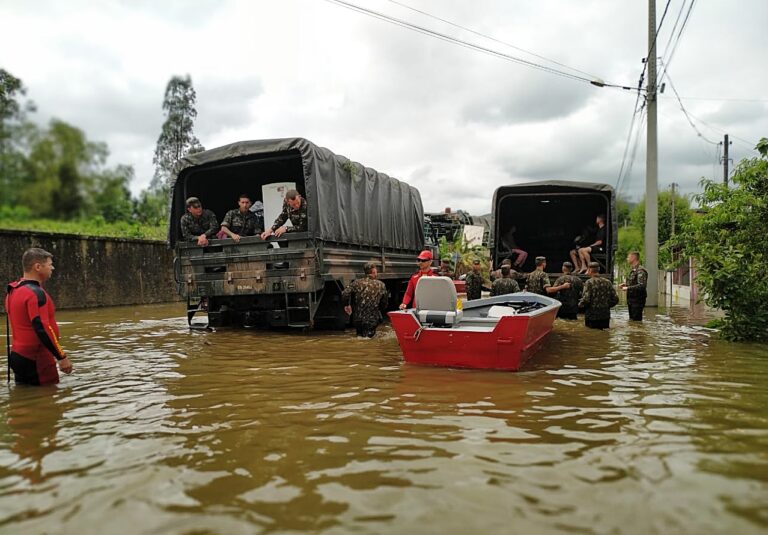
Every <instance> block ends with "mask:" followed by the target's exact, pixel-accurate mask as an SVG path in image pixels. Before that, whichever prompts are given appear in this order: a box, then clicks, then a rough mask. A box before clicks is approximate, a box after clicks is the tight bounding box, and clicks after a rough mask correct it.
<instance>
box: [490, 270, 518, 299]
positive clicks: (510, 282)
mask: <svg viewBox="0 0 768 535" xmlns="http://www.w3.org/2000/svg"><path fill="white" fill-rule="evenodd" d="M500 271H501V278H498V279H496V280H495V281H493V284H492V285H491V297H494V296H497V295H506V294H513V293H515V292H519V291H520V286H519V285H518V284H517V281H516V280H515V279H513V278H512V268H511V267H509V266H508V265H506V264H504V265H503V266H501V270H500Z"/></svg>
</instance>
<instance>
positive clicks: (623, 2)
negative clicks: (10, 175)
mask: <svg viewBox="0 0 768 535" xmlns="http://www.w3.org/2000/svg"><path fill="white" fill-rule="evenodd" d="M351 1H352V3H355V4H358V5H361V6H364V7H366V8H368V9H371V10H375V11H378V12H380V13H385V14H387V15H389V16H392V17H396V18H398V19H401V20H406V21H408V22H411V23H413V24H417V25H419V26H422V27H425V28H428V29H430V30H433V31H437V32H440V33H443V34H446V35H450V36H452V37H455V38H458V39H461V40H464V41H467V42H470V43H473V44H476V45H480V46H482V47H485V48H489V49H493V50H496V51H499V52H502V53H504V54H508V55H511V56H514V57H517V58H522V59H525V60H526V61H532V62H535V63H538V64H541V65H545V66H547V67H549V68H554V69H557V70H560V71H564V72H567V73H571V74H576V75H578V76H584V77H587V78H592V77H599V78H600V79H602V80H604V81H605V82H609V83H616V84H621V85H630V86H636V85H637V81H638V78H639V76H640V72H641V70H642V63H641V58H643V57H644V56H645V55H646V54H647V50H648V42H647V40H648V38H647V2H646V1H644V0H602V1H597V0H596V1H588V0H579V1H577V2H574V1H572V0H562V1H555V0H551V1H548V0H540V1H530V0H526V1H523V0H493V1H492V0H471V1H470V0H465V1H458V0H440V1H438V0H432V1H425V0H402V1H401V2H400V1H399V3H396V2H392V1H389V0H351ZM690 1H691V0H687V1H685V2H684V0H670V2H669V10H668V13H667V18H666V20H665V21H664V23H663V26H662V29H661V32H660V35H659V38H658V46H659V50H658V54H657V55H658V56H662V54H663V53H664V51H665V49H667V45H668V43H670V42H672V43H674V42H675V39H674V38H672V39H670V37H671V36H670V32H671V30H672V28H673V26H674V23H675V20H676V19H677V17H678V14H679V13H682V15H681V17H680V19H681V20H682V18H684V17H685V14H686V13H687V11H688V7H689V6H690ZM399 4H400V5H399ZM404 5H405V6H409V7H413V8H417V9H419V10H421V11H425V12H427V13H429V14H430V15H434V16H436V17H440V18H442V19H445V20H447V21H450V22H453V23H455V24H458V25H461V26H464V27H466V28H469V29H471V30H473V31H475V32H478V33H481V34H484V35H487V36H489V37H491V38H493V39H496V40H498V41H494V40H490V39H488V38H484V37H482V36H479V35H477V34H474V33H471V32H469V31H467V30H464V29H461V28H457V27H455V26H451V25H449V24H446V23H445V22H441V21H438V20H436V19H434V18H430V17H428V16H426V15H424V14H420V13H417V12H414V11H412V10H409V9H407V8H406V7H404ZM665 5H667V2H666V0H658V1H657V10H658V15H657V21H658V20H660V19H661V14H662V11H663V9H664V7H665ZM0 21H1V22H0V24H1V27H2V31H0V67H2V68H5V69H6V70H8V71H10V72H11V73H12V74H14V75H15V76H17V77H18V78H21V80H22V81H23V83H24V84H25V85H26V87H27V89H28V97H29V98H31V99H32V100H34V102H35V103H36V104H37V107H38V111H37V113H35V114H34V115H33V118H34V119H35V120H36V121H38V122H41V123H45V122H47V121H48V120H49V119H50V118H51V117H57V118H59V119H62V120H64V121H67V122H69V123H71V124H73V125H75V126H78V127H80V128H82V129H83V130H85V132H86V134H87V135H88V137H89V139H91V140H94V141H104V142H106V143H107V144H108V145H109V149H110V151H111V158H110V163H111V164H117V163H124V164H130V165H132V166H133V167H134V168H135V170H136V178H135V179H134V182H133V183H132V190H133V191H134V193H137V192H138V191H140V190H141V189H143V188H145V187H146V186H147V185H148V183H149V181H150V179H151V177H152V174H153V167H152V156H153V152H154V148H155V143H156V141H157V137H158V135H159V133H160V126H161V124H162V122H163V120H164V118H163V114H162V109H161V105H162V99H163V94H164V91H165V86H166V84H167V83H168V80H169V79H170V77H171V76H173V75H176V74H178V75H184V74H189V75H191V77H192V81H193V84H194V86H195V89H196V90H197V109H198V113H199V114H198V118H197V122H196V124H195V133H196V135H197V137H198V138H199V139H200V141H201V142H202V143H203V145H204V146H205V147H206V148H213V147H217V146H221V145H225V144H228V143H231V142H234V141H241V140H247V139H263V138H277V137H295V136H296V137H305V138H308V139H309V140H311V141H313V142H314V143H316V144H318V145H322V146H325V147H328V148H329V149H331V150H332V151H333V152H335V153H337V154H343V155H345V156H347V157H349V158H351V159H352V160H355V161H358V162H361V163H363V164H365V165H367V166H369V167H373V168H375V169H377V170H379V171H382V172H385V173H387V174H390V175H391V176H394V177H397V178H400V179H402V180H405V181H407V182H409V183H410V184H412V185H414V186H416V187H417V188H418V189H419V190H420V191H421V194H422V198H423V201H424V207H425V210H427V211H439V210H442V208H444V207H446V206H450V207H452V208H453V209H459V208H461V209H465V210H467V211H469V212H470V213H473V214H481V213H487V212H489V211H490V201H491V197H492V195H493V191H494V190H495V189H496V188H497V187H499V186H501V185H504V184H511V183H517V182H524V181H530V180H546V179H559V180H584V181H592V182H604V183H608V184H611V185H614V186H616V185H617V183H618V181H619V171H620V168H621V165H622V156H623V154H624V151H625V144H626V142H627V135H628V132H629V127H630V121H631V119H632V116H633V110H634V106H635V100H636V93H633V92H630V91H624V90H617V89H611V88H598V87H595V86H592V85H590V84H588V83H587V82H584V81H578V80H573V79H570V78H567V77H563V76H557V75H554V74H551V73H548V72H542V71H540V70H535V69H532V68H530V67H526V66H523V65H520V64H517V63H514V62H512V61H508V60H505V59H499V58H497V57H492V56H490V55H488V54H483V53H480V52H477V51H474V50H470V49H468V48H466V47H461V46H457V45H456V44H451V43H448V42H444V41H441V40H439V39H436V38H434V37H430V36H426V35H423V34H420V33H417V32H415V31H413V30H409V29H405V28H402V27H399V26H395V25H392V24H390V23H388V22H384V21H381V20H378V19H375V18H372V17H370V16H366V15H363V14H360V13H358V12H354V11H352V10H349V9H346V8H343V7H340V6H339V5H337V4H334V3H331V2H328V1H325V0H272V1H267V0H263V1H222V0H216V1H192V0H188V1H181V0H179V1H169V0H164V1H162V2H154V1H127V0H126V1H124V2H118V1H111V2H110V1H101V2H94V1H76V0H68V1H66V2H61V1H56V2H54V1H51V2H42V1H35V0H28V1H25V2H19V1H13V0H0ZM766 27H768V2H766V1H765V0H738V1H734V0H699V1H698V2H696V3H695V4H694V7H693V9H692V11H691V12H690V16H689V20H688V22H687V24H686V26H685V29H684V31H683V33H682V35H681V37H680V40H679V43H678V45H677V47H676V49H675V52H674V55H672V56H671V61H670V62H669V70H668V73H669V76H670V78H671V80H672V82H673V83H674V85H675V87H676V89H677V91H678V93H679V94H680V95H681V97H683V104H684V105H685V108H686V109H687V110H688V111H689V113H690V114H691V119H692V121H693V122H694V125H695V126H696V128H698V130H699V131H700V132H701V134H702V135H703V137H699V136H698V135H697V133H696V131H695V130H694V128H693V127H692V126H691V125H690V124H689V122H688V120H687V119H686V117H685V116H684V114H683V112H682V111H681V110H680V105H679V103H678V102H677V100H676V99H675V98H674V93H673V92H672V90H671V89H670V84H669V80H664V81H666V82H667V87H666V90H665V92H664V94H663V95H661V98H660V101H659V187H660V188H665V187H668V186H669V184H670V183H672V182H677V183H679V184H680V185H681V188H682V191H683V192H686V193H690V192H695V191H697V189H698V182H699V179H700V177H702V176H705V177H713V176H714V177H715V178H717V179H718V180H719V179H721V178H722V166H721V165H720V164H719V163H718V161H717V159H718V155H719V154H720V153H719V152H718V150H721V149H720V148H719V147H717V146H716V145H715V144H713V143H716V142H719V141H721V140H722V138H723V134H724V133H729V134H730V135H731V139H732V141H733V145H731V147H730V151H731V156H732V158H734V160H735V161H738V160H739V159H741V158H744V157H750V156H753V155H754V154H755V153H754V152H753V151H752V150H751V149H752V148H753V147H754V144H755V143H756V142H757V141H758V140H759V139H760V138H761V137H768V89H766V88H768V69H766V68H765V57H766V52H768V32H767V31H766ZM679 28H680V22H678V30H679ZM675 35H677V31H676V32H675ZM499 41H503V42H504V43H506V44H503V43H500V42H499ZM508 45H513V46H514V47H518V48H519V49H524V50H526V51H530V52H532V53H534V54H536V55H538V56H542V57H543V58H546V59H542V58H541V57H536V56H533V55H530V54H527V53H525V52H522V51H520V50H519V49H517V48H512V47H510V46H508ZM670 51H671V49H670V50H668V51H667V53H668V56H667V57H668V58H669V53H670ZM549 60H553V61H555V62H558V63H559V64H562V65H566V66H567V67H564V66H562V65H558V64H557V63H553V62H552V61H549ZM572 69H578V71H581V72H578V71H574V70H572ZM583 73H589V74H583ZM638 117H639V118H640V117H641V116H640V115H638ZM630 152H631V151H630ZM627 163H628V162H627ZM644 176H645V131H644V130H642V131H641V138H640V143H639V146H638V149H637V153H636V157H635V159H634V165H633V166H632V173H630V174H629V175H628V176H627V177H626V179H625V180H624V181H623V183H622V185H621V188H620V190H621V193H623V194H624V195H625V196H629V197H633V198H635V199H638V198H639V197H641V196H642V192H643V190H644V187H645V178H644Z"/></svg>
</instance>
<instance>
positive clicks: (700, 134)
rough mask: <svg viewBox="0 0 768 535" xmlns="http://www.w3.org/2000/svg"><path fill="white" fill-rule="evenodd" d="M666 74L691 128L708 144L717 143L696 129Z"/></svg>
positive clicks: (669, 78)
mask: <svg viewBox="0 0 768 535" xmlns="http://www.w3.org/2000/svg"><path fill="white" fill-rule="evenodd" d="M666 76H667V80H668V81H669V86H670V87H671V88H672V92H673V93H674V94H675V96H676V97H677V102H678V104H680V110H681V111H682V112H683V115H685V118H686V119H687V120H688V124H690V125H691V128H693V130H694V131H695V132H696V135H698V136H699V137H700V138H701V139H703V140H704V141H706V142H707V143H710V144H712V145H717V142H716V141H712V140H710V139H708V138H707V137H706V136H704V134H702V133H701V131H700V130H699V129H698V127H697V126H696V124H695V123H694V122H693V119H691V116H690V115H689V113H688V110H686V109H685V105H684V104H683V101H682V100H680V95H679V94H678V92H677V89H676V88H675V84H674V83H672V78H671V77H670V76H669V72H667V73H666Z"/></svg>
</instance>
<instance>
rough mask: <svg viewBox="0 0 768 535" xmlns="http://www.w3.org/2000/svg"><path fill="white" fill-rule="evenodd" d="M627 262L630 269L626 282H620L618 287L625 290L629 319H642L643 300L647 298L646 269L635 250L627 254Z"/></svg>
mask: <svg viewBox="0 0 768 535" xmlns="http://www.w3.org/2000/svg"><path fill="white" fill-rule="evenodd" d="M627 262H628V263H629V265H630V266H632V270H631V271H630V272H629V276H627V282H625V283H622V284H621V286H619V287H620V288H621V289H622V290H623V291H625V292H627V306H628V308H629V319H631V320H633V321H643V308H644V307H645V300H646V299H647V298H648V292H647V290H646V285H647V284H648V270H646V269H645V268H644V267H643V266H641V265H640V253H638V252H637V251H632V252H631V253H629V254H628V255H627Z"/></svg>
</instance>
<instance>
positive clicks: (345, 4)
mask: <svg viewBox="0 0 768 535" xmlns="http://www.w3.org/2000/svg"><path fill="white" fill-rule="evenodd" d="M325 1H326V2H329V3H333V4H336V5H338V6H340V7H343V8H346V9H350V10H352V11H357V12H358V13H361V14H363V15H367V16H370V17H373V18H376V19H379V20H382V21H384V22H389V23H390V24H394V25H396V26H400V27H403V28H406V29H409V30H413V31H415V32H418V33H421V34H424V35H427V36H430V37H434V38H436V39H440V40H441V41H445V42H448V43H451V44H455V45H458V46H462V47H464V48H468V49H470V50H474V51H476V52H482V53H484V54H488V55H491V56H494V57H497V58H500V59H504V60H507V61H511V62H512V63H517V64H519V65H523V66H526V67H531V68H533V69H538V70H541V71H544V72H548V73H550V74H554V75H556V76H562V77H564V78H569V79H571V80H576V81H580V82H586V83H588V84H591V85H595V86H598V87H610V88H616V89H624V90H629V91H632V90H633V88H631V87H627V86H623V85H619V84H610V83H606V82H603V81H601V80H595V79H590V78H587V77H584V76H579V75H577V74H572V73H568V72H564V71H561V70H558V69H555V68H553V67H547V66H546V65H541V64H539V63H535V62H533V61H529V60H526V59H523V58H519V57H516V56H512V55H510V54H505V53H503V52H499V51H498V50H493V49H491V48H487V47H484V46H480V45H477V44H474V43H470V42H468V41H464V40H462V39H458V38H456V37H452V36H450V35H447V34H444V33H440V32H437V31H434V30H430V29H429V28H425V27H423V26H419V25H417V24H413V23H411V22H408V21H405V20H402V19H398V18H395V17H391V16H389V15H385V14H384V13H380V12H378V11H373V10H372V9H367V8H364V7H361V6H358V5H356V4H352V3H350V2H345V1H343V0H325Z"/></svg>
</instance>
